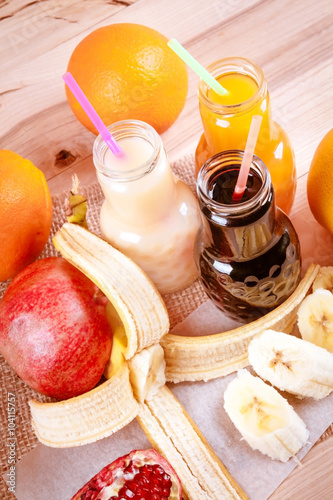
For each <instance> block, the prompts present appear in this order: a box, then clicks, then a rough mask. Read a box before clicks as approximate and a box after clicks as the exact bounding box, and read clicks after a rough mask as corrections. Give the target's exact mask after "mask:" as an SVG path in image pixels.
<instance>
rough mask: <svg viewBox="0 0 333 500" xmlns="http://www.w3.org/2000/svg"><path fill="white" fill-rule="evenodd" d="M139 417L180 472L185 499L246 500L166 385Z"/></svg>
mask: <svg viewBox="0 0 333 500" xmlns="http://www.w3.org/2000/svg"><path fill="white" fill-rule="evenodd" d="M137 420H138V422H139V424H140V425H141V427H142V428H143V430H144V432H145V433H146V435H147V437H148V439H149V441H150V442H151V443H152V445H153V446H154V448H155V449H156V450H157V451H159V452H160V453H161V455H163V456H164V457H165V458H166V459H167V460H168V461H169V462H170V463H172V465H173V467H174V468H175V470H176V471H177V474H178V476H179V478H180V480H181V483H182V487H183V498H184V500H217V499H218V500H246V499H247V497H246V495H245V494H244V492H243V491H242V490H241V489H240V487H239V486H238V485H237V484H236V483H235V481H234V480H233V479H232V477H231V476H230V474H229V473H228V471H227V469H226V468H225V466H224V465H223V464H222V462H221V461H220V460H219V458H218V457H217V456H216V455H215V453H214V451H213V450H212V448H211V447H210V446H209V445H208V443H207V441H206V440H205V438H204V437H203V436H202V434H201V432H200V431H199V429H198V428H197V427H196V425H195V424H194V422H193V421H192V420H191V419H190V417H189V416H188V414H187V413H186V411H185V410H184V408H183V406H182V405H181V404H180V403H179V401H178V400H177V399H176V398H175V397H174V396H173V394H172V392H171V391H170V390H169V389H168V388H167V387H166V386H164V387H162V388H161V389H160V390H159V391H158V393H157V394H156V395H155V396H154V397H153V398H152V399H151V400H150V401H147V402H145V404H142V405H140V410H139V413H138V416H137Z"/></svg>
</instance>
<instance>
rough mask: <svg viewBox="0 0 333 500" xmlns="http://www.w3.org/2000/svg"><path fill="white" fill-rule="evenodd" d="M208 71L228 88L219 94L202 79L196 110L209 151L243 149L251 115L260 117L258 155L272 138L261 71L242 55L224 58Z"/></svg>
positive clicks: (271, 123) (265, 90) (212, 65)
mask: <svg viewBox="0 0 333 500" xmlns="http://www.w3.org/2000/svg"><path fill="white" fill-rule="evenodd" d="M207 70H208V71H209V73H211V74H212V76H214V77H215V78H216V79H217V80H218V81H219V82H220V83H221V85H222V86H224V87H225V88H226V90H227V94H226V95H225V96H218V95H217V94H215V92H214V91H212V89H210V87H209V86H208V85H207V84H206V83H205V82H204V81H203V80H200V82H199V88H198V98H199V109H200V114H201V119H202V123H203V128H204V132H205V138H206V141H207V144H208V146H209V149H210V151H212V152H213V154H214V153H217V152H219V151H224V150H227V149H245V144H246V138H247V134H248V130H249V128H250V123H251V120H252V117H253V115H260V116H261V117H262V124H261V127H260V133H259V137H258V141H257V148H256V152H257V153H258V155H259V156H260V153H261V151H263V150H264V149H265V148H266V147H267V144H269V143H270V141H271V140H272V137H273V121H272V115H271V107H270V99H269V93H268V90H267V83H266V80H265V78H264V74H263V72H262V70H261V69H260V68H259V67H258V66H257V65H255V64H254V63H252V62H251V61H249V60H247V59H245V58H226V59H221V60H219V61H216V62H215V63H213V64H211V65H210V66H208V68H207Z"/></svg>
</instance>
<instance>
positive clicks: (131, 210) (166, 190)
mask: <svg viewBox="0 0 333 500" xmlns="http://www.w3.org/2000/svg"><path fill="white" fill-rule="evenodd" d="M109 130H110V132H111V134H112V135H113V137H114V139H115V140H116V141H117V142H118V144H119V145H120V147H121V148H122V150H123V153H124V154H123V156H121V157H119V158H117V157H115V156H114V155H113V154H112V153H111V151H110V150H109V148H108V146H107V145H106V143H105V142H104V140H103V138H102V137H101V136H98V137H97V138H96V140H95V143H94V147H93V161H94V164H95V167H96V170H97V177H98V180H99V182H100V185H101V188H102V190H103V193H104V196H105V200H106V203H107V204H108V210H110V212H112V216H113V217H116V218H118V219H120V220H122V221H123V222H126V223H128V224H129V223H132V222H133V221H135V224H136V225H137V224H139V225H148V224H152V223H154V222H156V221H157V220H158V219H159V218H160V217H163V216H164V214H165V213H166V212H167V211H168V208H169V205H170V202H171V203H172V194H173V191H174V186H175V181H174V178H173V175H172V172H171V168H170V165H169V162H168V160H167V157H166V153H165V150H164V148H163V144H162V140H161V138H160V136H159V135H158V134H157V132H156V131H155V130H154V129H153V128H152V127H151V126H150V125H148V124H146V123H144V122H141V121H138V120H124V121H122V122H117V123H115V124H113V125H111V126H110V127H109Z"/></svg>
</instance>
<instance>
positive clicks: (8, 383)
mask: <svg viewBox="0 0 333 500" xmlns="http://www.w3.org/2000/svg"><path fill="white" fill-rule="evenodd" d="M172 169H173V171H174V172H175V173H176V174H177V175H178V176H179V177H180V178H181V179H182V180H184V181H185V182H186V183H187V184H188V185H189V186H190V187H191V189H192V190H193V192H195V178H194V174H193V173H194V159H193V156H192V155H191V156H187V157H184V158H183V159H181V160H179V161H177V162H176V163H174V164H173V165H172ZM77 174H78V176H79V175H80V174H79V172H77ZM68 189H70V186H68ZM80 191H81V192H82V194H84V195H85V196H86V197H87V200H88V214H87V221H88V226H89V229H90V230H91V231H92V232H94V233H96V234H99V235H100V229H99V212H100V207H101V204H102V202H103V194H102V191H101V189H100V187H99V185H98V183H96V184H93V185H90V186H89V187H87V188H82V189H81V190H80ZM65 197H66V192H64V193H63V194H61V195H59V196H57V197H54V198H53V199H52V201H53V223H52V228H51V235H50V238H49V241H48V243H47V245H46V247H45V249H44V251H43V253H42V255H41V256H40V258H42V257H50V256H55V255H58V253H57V251H56V250H55V248H54V246H53V244H52V236H53V235H54V234H55V233H56V231H57V230H58V229H59V228H60V227H61V226H62V224H63V223H64V222H65V220H66V217H65V212H64V199H65ZM8 284H9V283H8V282H6V283H0V298H1V297H2V295H3V294H4V292H5V290H6V288H7V286H8ZM205 300H207V296H206V295H205V292H204V290H203V288H202V286H201V284H200V283H199V281H196V282H195V283H194V284H193V285H192V286H191V287H189V288H187V289H186V290H183V291H181V292H177V293H173V294H169V295H165V296H164V301H165V303H166V306H167V309H168V312H169V316H170V323H171V328H172V327H173V326H175V325H176V324H177V323H179V322H180V321H182V320H183V319H185V318H186V317H187V316H188V315H189V314H190V313H191V312H193V311H194V310H195V309H196V308H197V307H198V306H199V305H200V304H202V303H203V302H204V301H205ZM0 377H1V401H2V404H1V408H0V421H1V435H0V443H1V475H0V498H1V499H3V500H15V496H14V494H13V493H11V492H9V491H8V488H7V485H6V484H5V481H4V480H3V478H2V474H4V473H5V472H6V471H7V470H8V468H9V465H8V446H7V443H8V406H7V398H8V393H12V394H15V410H16V413H15V417H16V419H15V438H16V450H15V452H16V457H15V458H16V461H19V460H20V458H21V457H22V456H23V455H25V454H26V453H28V452H29V451H30V450H32V449H33V448H34V447H35V446H36V445H37V443H38V440H37V438H36V436H35V434H34V432H33V430H32V427H31V424H30V410H29V406H28V401H29V399H31V398H34V399H37V400H38V401H48V398H47V397H44V396H41V395H40V394H38V393H36V392H35V391H33V390H32V389H30V388H29V387H28V386H27V385H26V384H25V383H24V382H23V381H22V380H21V379H20V378H19V377H18V376H17V375H16V374H15V373H14V372H13V370H12V369H11V368H10V366H9V365H8V364H7V363H6V361H5V360H4V359H3V357H2V356H0ZM332 433H333V426H331V427H330V428H329V429H327V431H326V432H325V434H323V436H322V437H321V440H324V439H326V438H327V437H328V436H329V435H330V434H332ZM16 480H17V481H19V480H20V478H19V477H17V478H16ZM50 494H51V496H52V492H50ZM36 500H38V498H37V496H36ZM58 500H67V499H58Z"/></svg>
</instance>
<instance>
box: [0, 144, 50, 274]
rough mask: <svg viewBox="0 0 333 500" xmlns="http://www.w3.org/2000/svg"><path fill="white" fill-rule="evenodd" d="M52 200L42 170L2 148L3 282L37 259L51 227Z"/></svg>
mask: <svg viewBox="0 0 333 500" xmlns="http://www.w3.org/2000/svg"><path fill="white" fill-rule="evenodd" d="M51 222H52V201H51V196H50V192H49V189H48V186H47V183H46V180H45V177H44V174H43V172H42V171H41V170H39V169H38V168H37V167H35V166H34V165H33V164H32V163H31V161H29V160H25V159H24V158H22V157H21V156H20V155H18V154H16V153H13V151H9V150H6V149H1V150H0V248H1V252H0V281H6V280H8V279H11V278H13V277H14V276H15V275H16V274H18V273H19V272H20V271H21V270H22V269H23V268H24V267H25V266H27V265H28V264H30V263H31V262H33V261H34V260H36V259H37V257H38V256H39V255H40V253H41V252H42V250H43V248H44V246H45V244H46V242H47V239H48V237H49V234H50V230H51Z"/></svg>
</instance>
